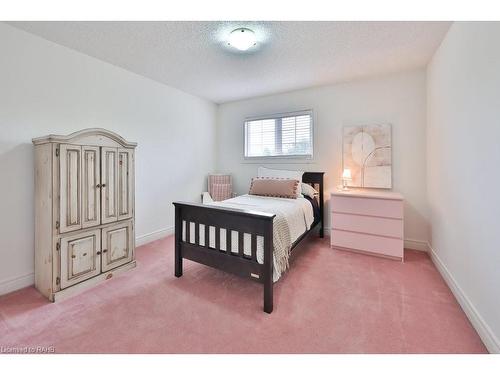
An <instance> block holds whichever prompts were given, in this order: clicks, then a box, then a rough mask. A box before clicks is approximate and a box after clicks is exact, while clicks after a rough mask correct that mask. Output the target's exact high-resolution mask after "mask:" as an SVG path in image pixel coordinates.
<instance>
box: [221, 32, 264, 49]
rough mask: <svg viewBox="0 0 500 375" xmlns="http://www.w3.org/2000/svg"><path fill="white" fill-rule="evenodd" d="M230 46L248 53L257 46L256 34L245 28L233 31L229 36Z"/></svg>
mask: <svg viewBox="0 0 500 375" xmlns="http://www.w3.org/2000/svg"><path fill="white" fill-rule="evenodd" d="M227 44H228V45H230V46H231V47H234V48H236V49H238V50H240V51H246V50H247V49H249V48H250V47H252V46H255V45H256V44H257V39H256V38H255V33H254V32H253V31H252V30H250V29H247V28H245V27H240V28H239V29H236V30H233V31H231V33H230V34H229V39H228V43H227Z"/></svg>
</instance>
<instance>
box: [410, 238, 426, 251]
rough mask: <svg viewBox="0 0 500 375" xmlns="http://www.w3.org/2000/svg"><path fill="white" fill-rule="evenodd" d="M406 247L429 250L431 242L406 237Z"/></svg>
mask: <svg viewBox="0 0 500 375" xmlns="http://www.w3.org/2000/svg"><path fill="white" fill-rule="evenodd" d="M405 249H411V250H418V251H425V252H427V253H428V252H429V243H428V242H427V241H420V240H410V239H408V238H407V239H405Z"/></svg>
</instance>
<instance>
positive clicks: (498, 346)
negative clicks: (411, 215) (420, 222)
mask: <svg viewBox="0 0 500 375" xmlns="http://www.w3.org/2000/svg"><path fill="white" fill-rule="evenodd" d="M427 246H428V248H429V255H430V257H431V259H432V262H433V263H434V265H435V266H436V268H437V269H438V271H439V273H440V274H441V276H442V277H443V279H444V280H445V281H446V284H448V287H449V288H450V289H451V291H452V293H453V295H454V296H455V298H456V299H457V301H458V303H459V304H460V306H461V307H462V310H464V312H465V314H466V315H467V317H468V318H469V321H470V322H471V324H472V326H473V327H474V328H475V329H476V331H477V333H478V335H479V337H481V340H483V343H484V345H485V346H486V349H488V351H489V352H490V353H500V340H499V339H498V337H496V335H495V334H494V333H493V331H492V330H491V328H490V327H489V326H488V324H487V323H486V322H485V321H484V319H483V317H482V316H481V314H480V313H479V312H478V311H477V309H476V308H475V307H474V305H473V304H472V302H471V300H470V299H469V298H468V297H467V295H466V294H465V293H464V291H463V290H462V288H461V287H460V285H458V283H457V281H456V280H455V278H454V277H453V276H452V274H451V273H450V271H449V270H448V268H446V266H445V265H444V263H443V262H442V261H441V259H440V258H439V256H438V255H437V254H436V252H435V251H434V249H433V248H432V247H431V245H430V244H427Z"/></svg>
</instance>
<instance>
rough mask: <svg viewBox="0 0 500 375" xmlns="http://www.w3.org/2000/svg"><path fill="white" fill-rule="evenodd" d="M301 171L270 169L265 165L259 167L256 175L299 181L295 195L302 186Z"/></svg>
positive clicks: (300, 190)
mask: <svg viewBox="0 0 500 375" xmlns="http://www.w3.org/2000/svg"><path fill="white" fill-rule="evenodd" d="M303 174H304V172H302V171H289V170H284V169H270V168H265V167H259V169H258V171H257V176H258V177H272V178H288V179H290V180H297V181H299V186H298V187H297V197H298V196H300V194H302V188H301V186H300V183H301V182H302V175H303Z"/></svg>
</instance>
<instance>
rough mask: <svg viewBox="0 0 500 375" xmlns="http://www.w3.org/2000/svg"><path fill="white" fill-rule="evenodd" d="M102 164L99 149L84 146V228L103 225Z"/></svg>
mask: <svg viewBox="0 0 500 375" xmlns="http://www.w3.org/2000/svg"><path fill="white" fill-rule="evenodd" d="M100 187H101V163H100V150H99V147H94V146H82V227H83V228H88V227H92V226H95V225H99V224H100V223H101V189H100Z"/></svg>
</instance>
